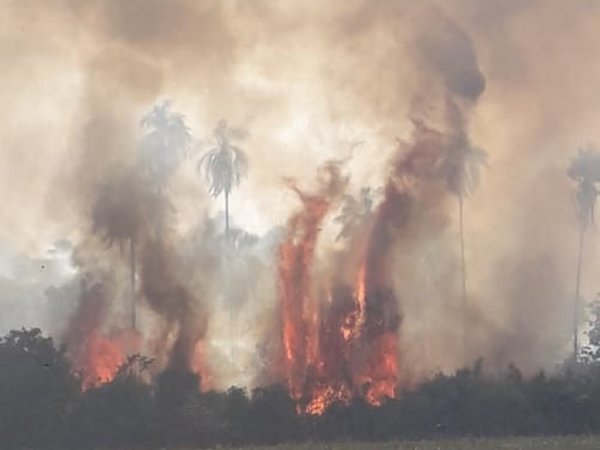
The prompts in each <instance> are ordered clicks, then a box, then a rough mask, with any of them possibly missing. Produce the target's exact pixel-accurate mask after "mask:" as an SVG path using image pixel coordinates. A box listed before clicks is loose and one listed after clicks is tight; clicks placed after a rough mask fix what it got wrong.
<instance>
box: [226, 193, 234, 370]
mask: <svg viewBox="0 0 600 450" xmlns="http://www.w3.org/2000/svg"><path fill="white" fill-rule="evenodd" d="M225 245H226V246H227V250H228V251H229V192H227V191H225ZM229 307H230V308H231V310H230V311H229V339H230V343H231V347H230V357H231V360H232V361H233V360H234V358H235V350H234V340H235V323H234V322H235V321H234V310H233V308H234V306H233V303H232V302H231V304H230V306H229Z"/></svg>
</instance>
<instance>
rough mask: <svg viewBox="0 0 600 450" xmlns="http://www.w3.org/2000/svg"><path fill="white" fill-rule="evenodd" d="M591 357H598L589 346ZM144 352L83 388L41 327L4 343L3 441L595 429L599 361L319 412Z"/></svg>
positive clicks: (69, 443)
mask: <svg viewBox="0 0 600 450" xmlns="http://www.w3.org/2000/svg"><path fill="white" fill-rule="evenodd" d="M592 356H593V355H592ZM149 363H150V362H149V361H148V360H146V359H144V358H142V357H139V356H135V357H131V358H130V359H129V360H128V361H127V362H126V363H125V364H124V365H123V366H122V367H121V369H120V370H119V373H118V374H117V376H116V377H115V379H114V380H113V381H112V382H110V383H107V384H103V385H100V386H97V387H94V388H91V389H88V390H86V391H83V392H82V390H81V389H80V380H79V379H78V376H77V375H76V374H74V373H73V372H72V370H71V367H70V365H69V362H68V360H67V359H66V357H65V353H64V351H62V350H60V349H57V348H56V347H55V345H54V343H53V341H52V339H51V338H46V337H44V336H43V335H42V334H41V332H40V330H37V329H34V330H21V331H12V332H10V333H9V334H8V335H7V336H5V337H4V338H2V340H1V341H0V442H2V443H3V448H78V449H81V448H92V447H111V448H114V447H128V448H134V447H143V448H163V447H164V446H197V447H208V446H213V445H217V444H223V445H246V444H248V445H249V444H275V443H279V442H301V441H323V442H329V441H384V440H398V439H407V438H408V439H421V438H439V437H459V436H507V435H511V436H512V435H556V434H576V433H577V434H579V433H582V434H584V433H585V434H588V433H598V432H600V365H598V363H596V362H594V360H593V358H592V357H588V360H587V361H585V362H580V363H577V364H569V365H566V366H565V368H564V369H563V370H561V371H558V372H557V373H556V374H554V375H552V376H547V375H545V374H543V373H540V374H538V375H537V376H535V377H533V378H531V379H524V378H523V377H522V376H521V373H520V372H519V370H518V369H517V368H516V367H514V366H511V367H509V368H508V370H507V371H506V373H505V374H504V375H503V376H496V377H488V376H486V375H485V373H484V371H483V366H482V364H481V363H478V364H476V365H475V366H474V367H472V368H468V369H464V370H460V371H458V372H457V373H456V374H453V375H442V374H439V375H437V376H436V377H434V378H433V379H431V380H429V381H427V382H424V383H423V384H421V385H420V386H418V387H416V388H414V389H412V390H410V391H406V392H402V393H401V395H399V396H398V399H395V400H389V401H387V402H386V403H385V404H384V405H382V406H381V407H378V408H374V407H372V406H370V405H368V404H366V403H364V402H363V401H361V400H356V401H355V402H353V403H352V404H350V405H347V406H346V405H334V406H333V407H332V408H330V409H329V410H328V411H327V412H326V413H325V414H323V415H322V416H319V417H310V416H301V415H300V416H299V415H297V414H296V413H295V404H294V402H292V400H291V399H290V398H289V396H288V395H287V392H286V389H285V388H284V387H282V386H270V387H267V388H261V389H256V390H254V391H253V392H252V393H251V395H248V394H247V393H246V392H245V391H244V390H242V389H239V388H235V387H232V388H231V389H229V390H228V391H227V392H204V393H201V392H200V390H199V385H200V380H199V379H198V378H197V376H196V375H194V374H191V373H186V372H177V371H166V372H163V373H162V374H161V375H160V376H158V377H157V378H156V379H155V380H154V382H153V383H147V382H144V381H143V380H144V373H145V371H146V369H147V367H148V364H149Z"/></svg>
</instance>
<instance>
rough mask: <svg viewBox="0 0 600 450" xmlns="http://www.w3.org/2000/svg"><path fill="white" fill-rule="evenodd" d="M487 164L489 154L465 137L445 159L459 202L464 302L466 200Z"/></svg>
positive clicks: (448, 178)
mask: <svg viewBox="0 0 600 450" xmlns="http://www.w3.org/2000/svg"><path fill="white" fill-rule="evenodd" d="M486 164H487V153H486V152H485V151H484V150H482V149H480V148H476V147H473V146H472V145H470V143H469V142H468V140H467V139H466V137H465V136H460V137H459V139H458V140H457V141H456V142H455V143H454V144H453V145H450V146H449V148H448V150H447V152H446V154H445V157H444V159H443V160H442V165H441V171H442V175H443V177H444V178H445V180H446V183H447V185H448V189H449V190H450V192H451V193H452V194H453V195H455V196H456V198H457V200H458V217H459V234H460V263H461V264H460V265H461V273H462V295H463V302H464V303H465V306H466V302H467V270H466V260H465V231H464V200H465V198H466V197H468V196H469V195H471V194H472V193H473V192H474V191H475V189H477V186H478V185H479V179H480V176H479V172H480V169H481V167H482V166H485V165H486Z"/></svg>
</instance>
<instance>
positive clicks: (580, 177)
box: [567, 148, 600, 361]
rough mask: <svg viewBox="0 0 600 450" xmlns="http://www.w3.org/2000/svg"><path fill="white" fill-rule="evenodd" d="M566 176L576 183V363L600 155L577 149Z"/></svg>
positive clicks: (599, 169) (574, 313) (574, 342)
mask: <svg viewBox="0 0 600 450" xmlns="http://www.w3.org/2000/svg"><path fill="white" fill-rule="evenodd" d="M567 175H568V176H569V178H571V179H572V180H574V181H575V182H576V183H577V194H576V205H577V216H578V219H579V247H578V251H577V273H576V276H575V277H576V278H575V298H574V303H573V358H574V361H576V360H577V357H578V355H579V336H578V335H579V302H580V286H581V261H582V255H583V243H584V236H585V231H586V229H587V227H588V225H589V224H591V223H593V222H594V206H595V203H596V197H597V196H598V190H597V189H596V183H597V182H599V181H600V153H598V152H597V151H596V150H594V149H591V148H587V149H579V150H578V152H577V155H576V156H575V157H574V158H573V159H572V160H571V164H570V166H569V169H568V170H567Z"/></svg>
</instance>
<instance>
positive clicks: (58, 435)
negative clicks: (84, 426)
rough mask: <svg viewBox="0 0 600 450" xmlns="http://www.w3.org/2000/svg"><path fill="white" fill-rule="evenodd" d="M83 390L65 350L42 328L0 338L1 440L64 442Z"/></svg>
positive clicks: (12, 444)
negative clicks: (69, 417) (71, 413)
mask: <svg viewBox="0 0 600 450" xmlns="http://www.w3.org/2000/svg"><path fill="white" fill-rule="evenodd" d="M78 392H79V382H78V380H77V379H76V378H75V376H74V375H73V374H72V372H71V366H70V364H69V362H68V360H67V359H66V356H65V352H64V350H58V349H56V348H55V347H54V342H53V341H52V338H47V337H44V336H42V333H41V331H40V330H39V329H37V328H34V329H31V330H25V329H22V330H20V331H14V330H13V331H10V332H9V333H8V334H7V335H6V336H4V337H3V338H1V339H0V446H1V447H2V448H6V449H10V448H31V447H37V448H54V447H60V443H61V440H62V438H64V436H65V433H66V431H67V430H66V429H65V427H64V424H65V418H66V416H67V414H68V413H69V409H70V408H71V406H72V405H73V403H74V401H75V400H76V398H77V394H78Z"/></svg>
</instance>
